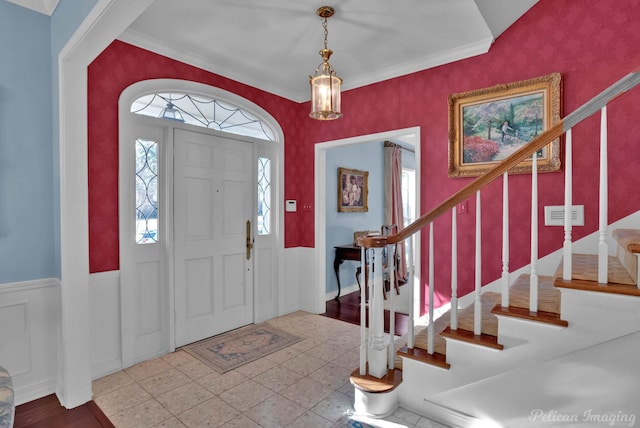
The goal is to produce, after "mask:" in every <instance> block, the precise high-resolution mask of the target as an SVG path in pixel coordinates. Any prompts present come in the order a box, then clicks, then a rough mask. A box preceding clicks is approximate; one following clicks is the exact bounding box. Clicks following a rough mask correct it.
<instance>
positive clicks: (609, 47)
mask: <svg viewBox="0 0 640 428" xmlns="http://www.w3.org/2000/svg"><path fill="white" fill-rule="evenodd" d="M639 17H640V2H637V1H636V0H619V1H616V2H612V1H610V0H565V1H563V2H556V1H553V0H540V2H539V3H538V4H537V5H536V6H534V7H533V8H532V9H531V10H530V11H529V12H527V13H526V14H525V15H524V16H523V17H522V18H520V19H519V20H518V21H517V22H516V23H515V24H514V25H512V26H511V27H510V28H509V29H507V30H506V31H505V32H504V33H503V34H502V35H501V36H500V37H499V38H498V39H497V40H496V42H495V43H494V45H493V46H492V47H491V49H490V51H489V52H488V53H487V54H484V55H480V56H477V57H474V58H470V59H467V60H462V61H457V62H455V63H453V64H448V65H444V66H440V67H436V68H433V69H430V70H425V71H423V72H418V73H414V74H411V75H407V76H404V77H400V78H395V79H391V80H388V81H385V82H381V83H378V84H374V85H370V86H367V87H364V88H359V89H354V90H351V91H347V92H345V93H344V94H343V101H342V103H343V112H344V118H342V119H340V120H337V121H333V122H316V121H313V120H311V119H309V118H308V116H307V114H308V108H309V106H308V103H306V104H302V105H299V104H296V103H293V102H290V101H288V100H285V99H283V98H280V97H277V96H274V95H271V94H268V93H265V92H263V91H260V90H258V89H256V88H252V87H249V86H246V85H243V84H240V83H238V82H234V81H231V80H229V79H226V78H223V77H220V76H217V75H215V74H212V73H208V72H206V71H203V70H200V69H198V68H195V67H190V66H188V65H185V64H183V63H180V62H177V61H173V60H171V59H168V58H165V57H162V56H160V55H156V54H153V53H151V52H148V51H145V50H142V49H138V48H136V47H133V46H130V45H127V44H125V43H122V42H118V41H116V42H114V43H113V44H112V45H110V46H109V47H108V48H107V49H106V50H105V51H104V52H103V53H102V54H101V55H100V56H99V57H98V58H97V59H96V60H95V61H94V62H93V63H92V64H91V66H90V67H89V74H88V77H89V226H90V233H89V235H90V269H91V272H101V271H109V270H116V269H118V220H117V206H118V196H117V181H118V177H117V166H118V165H117V164H118V162H117V159H118V154H117V151H118V139H117V138H118V124H117V101H118V96H119V95H120V93H121V92H122V91H123V90H124V89H125V88H126V87H127V86H129V85H131V84H133V83H135V82H138V81H141V80H145V79H152V78H179V79H185V80H193V81H197V82H201V83H206V84H209V85H212V86H217V87H220V88H223V89H226V90H229V91H232V92H234V93H237V94H238V95H241V96H243V97H245V98H247V99H249V100H251V101H253V102H255V103H256V104H258V105H260V106H261V107H263V108H264V109H265V110H267V111H268V112H269V113H271V115H273V116H274V117H275V118H276V120H278V122H279V123H280V125H281V126H282V128H283V130H284V134H285V189H284V197H285V199H297V200H298V201H299V203H306V202H313V165H314V159H313V157H314V149H313V146H314V144H315V143H316V142H322V141H329V140H334V139H340V138H346V137H352V136H358V135H364V134H371V133H376V132H384V131H389V130H393V129H399V128H406V127H412V126H420V127H421V141H420V144H421V150H422V152H421V153H422V158H421V160H420V161H421V167H422V179H421V192H422V194H421V204H422V211H423V212H426V211H428V210H430V209H432V208H434V207H435V206H437V204H438V203H440V202H441V201H443V200H445V199H446V198H447V197H449V196H450V195H451V194H452V193H454V192H456V191H457V190H459V189H460V188H462V187H463V186H464V185H466V184H468V183H469V182H470V180H471V179H469V178H457V179H450V178H448V177H447V165H448V160H447V156H448V129H447V126H448V125H447V124H448V119H447V113H448V107H447V97H448V96H449V94H452V93H458V92H464V91H468V90H473V89H479V88H484V87H489V86H493V85H495V84H499V83H507V82H514V81H519V80H524V79H529V78H532V77H537V76H542V75H546V74H548V73H552V72H559V73H561V74H562V80H563V95H562V100H563V111H564V115H566V114H568V113H570V112H572V111H574V110H575V109H576V108H577V107H578V106H580V105H581V104H582V103H584V102H585V101H587V100H589V99H590V98H592V97H593V96H595V95H596V94H598V93H599V92H600V91H602V90H603V89H605V88H606V87H608V86H609V85H611V84H612V83H614V82H615V81H616V80H618V79H619V78H621V77H622V76H624V75H626V74H627V73H629V72H630V71H633V70H635V69H638V67H640V48H638V46H640V26H639V25H638V24H637V21H638V18H639ZM409 36H410V35H408V37H409ZM335 50H336V54H335V55H334V59H333V61H332V63H334V64H333V65H334V66H335V67H336V69H337V70H338V71H339V69H340V63H341V62H344V61H348V58H343V57H341V56H340V51H339V48H337V47H336V48H335ZM303 72H304V71H303ZM639 104H640V91H639V90H638V89H636V90H635V91H634V92H632V93H630V94H628V95H626V96H625V97H622V98H620V99H618V100H616V101H615V102H614V103H612V104H611V106H610V107H609V128H610V134H609V142H610V146H609V163H610V165H611V167H610V171H609V180H610V183H611V187H610V190H609V200H610V201H620V200H621V201H624V202H623V203H616V204H612V205H611V206H610V208H609V218H610V220H611V221H614V220H617V219H619V218H621V217H623V216H625V215H628V214H630V213H632V212H634V211H637V210H638V209H640V192H637V191H635V190H636V189H635V187H636V186H637V184H636V182H637V180H635V178H634V177H636V176H637V173H636V171H637V165H638V164H639V161H640V150H637V148H638V139H639V137H638V135H640V121H638V120H637V119H636V118H637V117H638V115H639V113H640V110H639V109H638V107H637V106H638V105H639ZM598 136H599V120H598V119H597V118H590V119H588V120H587V121H586V122H584V124H583V125H581V126H580V127H579V128H577V129H576V130H575V131H574V147H575V152H574V165H575V166H574V203H576V204H584V205H585V227H575V228H574V230H573V237H574V239H578V238H580V237H582V236H584V235H586V234H588V233H591V232H593V231H594V230H596V229H597V196H596V195H597V193H594V192H596V191H597V188H598V178H597V168H598V157H597V150H598V149H597V147H598ZM563 179H564V174H563V173H562V172H559V173H548V174H542V175H541V176H540V192H539V193H540V216H541V218H542V210H543V208H542V207H543V206H544V205H561V204H562V203H563V196H562V188H563V184H562V183H563ZM510 191H511V195H522V194H524V195H528V194H530V179H529V176H527V175H521V176H520V175H519V176H512V177H511V180H510ZM501 198H502V188H501V184H500V183H497V184H493V185H491V186H490V187H489V188H488V189H487V190H486V191H484V192H483V193H482V212H483V220H484V221H483V231H482V233H483V235H482V238H483V245H482V250H483V259H484V262H483V273H482V275H483V276H482V279H483V282H485V283H486V282H489V281H492V280H494V279H496V278H497V277H498V276H499V275H500V269H501V262H500V261H499V258H500V254H499V253H500V251H499V250H497V249H499V248H500V245H501V232H500V228H501V216H502V215H501ZM512 198H515V196H512ZM528 200H529V199H528V198H527V199H521V201H527V202H517V203H514V204H512V205H511V221H512V226H513V229H512V231H511V234H510V243H511V249H512V254H511V262H510V267H511V269H512V270H514V269H517V268H519V267H521V266H523V265H525V264H528V263H529V251H528V248H529V245H530V244H529V241H530V231H529V225H530V214H529V213H530V209H531V208H530V204H529V203H528ZM514 202H515V200H514ZM474 205H475V204H474V202H473V201H469V208H470V209H469V214H468V215H466V216H464V215H463V216H459V217H458V222H459V227H460V233H459V242H460V244H459V250H458V251H459V257H460V259H461V260H462V261H463V262H462V263H461V264H462V265H464V261H465V260H469V263H470V264H472V263H473V262H472V260H473V256H474V245H475V244H474V242H473V222H474V213H475V207H474ZM449 223H450V219H449V216H446V217H443V218H441V219H439V220H438V221H437V222H436V231H435V234H436V248H435V251H436V253H435V257H436V258H435V260H436V266H437V268H438V269H437V272H436V278H435V280H436V287H437V288H436V291H437V295H438V302H437V303H438V304H439V303H441V302H445V301H448V299H449V297H448V295H449V287H448V285H447V284H448V282H449V276H450V273H449V270H450V269H449V268H448V266H449V264H450V242H449V236H450V232H449V231H448V228H447V226H448V224H449ZM309 225H313V212H312V211H311V212H308V211H298V212H297V213H287V214H286V216H285V246H286V247H296V246H305V247H313V246H314V231H313V227H312V226H311V227H310V226H309ZM465 226H466V227H465ZM562 239H563V236H562V231H561V228H557V227H544V226H541V227H540V255H545V254H548V253H549V252H552V251H555V250H556V249H558V248H560V247H561V245H562ZM423 246H425V248H426V239H424V240H423ZM426 257H427V251H426V249H425V250H423V266H426ZM423 277H424V278H425V280H426V275H423ZM473 280H474V279H473V272H472V269H461V272H460V277H459V288H460V292H459V295H462V294H465V293H466V292H468V291H471V289H472V288H473Z"/></svg>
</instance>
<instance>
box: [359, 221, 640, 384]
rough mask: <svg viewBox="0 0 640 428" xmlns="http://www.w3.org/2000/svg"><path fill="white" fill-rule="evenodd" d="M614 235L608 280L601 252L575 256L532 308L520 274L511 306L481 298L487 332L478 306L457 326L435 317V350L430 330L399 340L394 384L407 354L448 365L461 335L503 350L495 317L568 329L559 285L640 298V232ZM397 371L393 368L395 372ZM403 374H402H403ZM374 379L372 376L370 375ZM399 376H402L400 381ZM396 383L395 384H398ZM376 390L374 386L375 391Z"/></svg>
mask: <svg viewBox="0 0 640 428" xmlns="http://www.w3.org/2000/svg"><path fill="white" fill-rule="evenodd" d="M612 236H613V237H614V239H615V240H616V242H617V246H618V248H617V256H615V257H614V256H610V257H609V266H608V283H607V284H599V283H598V273H597V269H598V256H597V255H591V254H574V255H573V259H572V271H573V272H572V279H571V280H570V281H565V280H563V278H562V262H561V263H560V265H559V267H558V269H557V271H556V273H555V275H554V276H553V277H552V276H539V277H538V311H537V312H530V311H529V275H528V274H525V275H521V276H519V277H518V278H517V279H516V280H515V281H514V283H513V284H512V285H511V287H510V289H509V307H507V308H503V307H502V306H501V304H500V299H501V295H500V293H495V292H485V293H482V296H481V306H482V315H481V318H482V331H481V332H482V334H481V335H475V334H474V328H473V323H474V305H473V304H470V305H468V306H467V307H466V308H464V309H462V310H459V311H458V328H457V330H452V329H451V326H450V322H451V311H447V312H446V313H444V314H443V315H442V316H440V317H439V318H438V319H436V320H435V321H434V334H435V337H434V352H433V354H429V353H428V352H427V351H426V349H427V342H428V328H427V327H426V326H418V327H416V328H414V333H415V346H414V348H408V347H407V346H406V335H405V336H403V337H401V338H399V339H398V340H396V351H397V352H396V358H395V367H396V370H395V374H393V375H391V378H392V379H395V382H393V383H395V386H397V385H398V384H399V382H401V370H402V360H403V358H410V359H413V360H418V361H421V362H423V363H426V364H430V365H435V366H437V367H440V368H443V369H448V368H449V367H450V366H449V364H448V363H447V357H446V352H447V351H446V348H447V345H446V339H445V338H448V339H456V340H462V341H465V342H471V343H475V344H477V345H479V346H488V347H491V348H494V349H501V346H502V345H500V344H499V343H498V341H497V337H498V320H497V316H496V315H501V316H508V317H515V318H520V319H525V320H528V321H533V322H542V323H547V324H553V325H558V326H563V327H567V326H568V323H567V322H566V321H564V320H562V319H561V314H560V308H561V305H560V304H561V293H560V290H559V289H560V288H570V289H578V290H585V291H596V292H604V293H615V294H624V295H628V296H640V288H638V284H637V278H638V256H637V255H638V254H640V230H635V229H617V230H614V231H613V234H612ZM356 372H357V371H354V375H355V374H356ZM391 372H392V371H390V373H391ZM398 372H400V373H398ZM367 378H369V376H367ZM398 378H399V379H400V380H398ZM352 382H353V383H354V385H356V387H358V388H360V389H362V390H364V391H368V390H373V389H374V388H375V390H376V391H378V392H382V391H384V390H385V389H384V387H382V388H380V387H374V386H373V385H374V384H375V383H376V381H375V378H373V379H369V382H368V385H367V386H365V385H363V384H362V383H360V382H359V381H358V379H357V376H353V375H352ZM383 383H386V385H387V390H388V389H390V388H391V385H390V383H389V380H388V379H387V380H385V381H383ZM395 386H393V387H395ZM370 388H371V389H370Z"/></svg>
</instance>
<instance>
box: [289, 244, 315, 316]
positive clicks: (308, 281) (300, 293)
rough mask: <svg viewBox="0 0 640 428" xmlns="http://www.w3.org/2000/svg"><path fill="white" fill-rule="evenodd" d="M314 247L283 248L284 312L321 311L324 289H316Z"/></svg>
mask: <svg viewBox="0 0 640 428" xmlns="http://www.w3.org/2000/svg"><path fill="white" fill-rule="evenodd" d="M316 254H317V251H316V249H315V248H308V247H295V248H287V249H285V257H284V259H285V272H286V274H285V287H286V290H285V292H284V294H285V298H286V299H287V300H288V305H286V306H285V308H286V309H287V311H286V312H293V311H297V310H303V311H307V312H311V313H322V312H324V311H325V309H324V294H325V293H324V289H322V290H318V289H317V286H316V284H317V278H316V276H317V275H318V272H320V271H321V270H322V269H318V266H317V264H318V261H317V258H316Z"/></svg>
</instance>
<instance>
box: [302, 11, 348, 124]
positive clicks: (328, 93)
mask: <svg viewBox="0 0 640 428" xmlns="http://www.w3.org/2000/svg"><path fill="white" fill-rule="evenodd" d="M316 13H317V14H318V16H320V17H321V18H323V19H324V21H323V22H322V27H323V28H324V49H321V50H320V52H319V53H320V57H322V63H321V64H320V65H319V66H318V68H316V70H315V75H314V76H309V84H310V86H311V113H309V116H310V117H312V118H313V119H317V120H333V119H338V118H340V117H342V113H341V112H340V86H341V85H342V79H341V78H340V77H338V76H337V75H336V72H335V70H334V69H333V67H332V66H331V64H329V58H330V57H331V54H333V51H332V50H331V49H329V48H328V47H327V36H328V33H329V32H328V30H327V18H329V17H331V16H333V13H334V10H333V8H332V7H330V6H322V7H321V8H319V9H318V10H317V11H316Z"/></svg>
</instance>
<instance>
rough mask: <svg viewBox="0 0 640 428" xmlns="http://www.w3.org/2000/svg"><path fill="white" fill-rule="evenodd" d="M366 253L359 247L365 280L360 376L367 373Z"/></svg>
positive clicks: (361, 293) (362, 291) (361, 313)
mask: <svg viewBox="0 0 640 428" xmlns="http://www.w3.org/2000/svg"><path fill="white" fill-rule="evenodd" d="M366 253H367V250H366V249H365V248H364V247H361V249H360V267H361V268H360V270H361V271H362V273H363V274H364V277H365V280H364V285H363V286H362V288H361V289H360V376H364V375H366V374H367V328H366V325H367V315H366V314H367V300H366V297H365V296H367V293H369V290H368V287H369V284H368V281H367V280H366V278H368V277H369V275H368V273H367V269H369V267H368V266H367V264H366Z"/></svg>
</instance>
